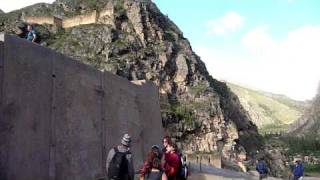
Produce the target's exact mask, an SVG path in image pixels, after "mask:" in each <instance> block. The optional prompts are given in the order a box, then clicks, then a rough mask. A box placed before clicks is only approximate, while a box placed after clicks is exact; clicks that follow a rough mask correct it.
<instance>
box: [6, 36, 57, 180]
mask: <svg viewBox="0 0 320 180" xmlns="http://www.w3.org/2000/svg"><path fill="white" fill-rule="evenodd" d="M3 44H4V51H3V52H2V54H1V56H2V57H3V67H4V68H3V82H2V86H1V89H2V95H3V97H2V100H1V102H2V106H1V119H0V124H1V126H0V127H1V145H0V152H1V153H0V156H1V158H0V159H1V160H4V161H1V164H2V165H1V166H2V167H3V168H5V170H4V171H2V172H1V176H2V177H3V178H1V179H35V180H41V179H48V167H49V150H50V149H49V148H50V121H51V93H52V81H51V71H52V56H53V54H54V52H53V51H51V50H49V49H44V48H43V47H41V46H39V45H36V44H31V43H29V42H27V41H25V40H21V39H18V38H15V37H11V36H5V37H4V42H3ZM35 52H37V54H36V56H35V54H34V53H35ZM35 57H36V58H35Z"/></svg>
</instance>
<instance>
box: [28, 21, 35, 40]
mask: <svg viewBox="0 0 320 180" xmlns="http://www.w3.org/2000/svg"><path fill="white" fill-rule="evenodd" d="M27 30H28V34H27V40H28V41H31V42H35V41H36V39H37V34H36V31H35V30H34V29H33V27H32V26H31V25H28V26H27Z"/></svg>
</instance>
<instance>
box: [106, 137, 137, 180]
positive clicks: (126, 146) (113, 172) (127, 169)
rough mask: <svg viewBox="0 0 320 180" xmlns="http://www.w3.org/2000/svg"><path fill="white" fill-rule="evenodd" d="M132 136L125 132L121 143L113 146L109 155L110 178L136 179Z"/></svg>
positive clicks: (107, 168) (108, 168)
mask: <svg viewBox="0 0 320 180" xmlns="http://www.w3.org/2000/svg"><path fill="white" fill-rule="evenodd" d="M130 146H131V137H130V136H129V135H128V134H124V136H123V137H122V139H121V144H120V145H118V146H117V147H114V148H112V149H111V150H110V151H109V153H108V157H107V163H106V170H107V175H108V178H109V180H134V168H133V160H132V153H131V151H130Z"/></svg>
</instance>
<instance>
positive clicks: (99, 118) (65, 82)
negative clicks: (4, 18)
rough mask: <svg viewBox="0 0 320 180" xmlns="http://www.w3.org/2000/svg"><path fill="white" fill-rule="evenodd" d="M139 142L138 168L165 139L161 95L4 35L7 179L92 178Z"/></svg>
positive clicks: (2, 155)
mask: <svg viewBox="0 0 320 180" xmlns="http://www.w3.org/2000/svg"><path fill="white" fill-rule="evenodd" d="M124 133H128V134H130V135H131V136H132V152H133V156H134V164H135V168H136V170H138V168H139V166H140V165H142V161H143V159H144V157H145V156H146V154H147V152H148V151H149V150H150V148H151V145H153V144H160V143H161V138H162V135H163V134H162V133H163V131H162V128H161V116H160V106H159V100H158V90H157V88H156V86H155V85H154V84H152V83H151V82H145V81H139V82H135V84H134V83H131V82H129V81H128V80H126V79H123V78H121V77H119V76H116V75H113V74H111V73H108V72H101V71H98V70H96V69H93V68H92V67H90V66H87V65H84V64H81V63H80V62H78V61H74V60H72V59H70V58H67V57H65V56H63V55H62V54H59V53H56V52H54V51H52V50H50V49H47V48H44V47H41V46H39V45H37V44H34V43H31V42H28V41H26V40H23V39H20V38H17V37H14V36H8V35H2V36H1V35H0V136H1V138H0V179H1V180H2V179H3V180H20V179H23V180H42V179H52V180H65V179H68V180H70V179H71V180H72V179H76V180H82V179H83V180H87V179H94V178H96V177H98V176H103V175H105V163H106V155H107V152H108V150H109V149H110V148H112V147H114V146H116V145H118V144H119V143H120V140H121V137H122V136H123V134H124Z"/></svg>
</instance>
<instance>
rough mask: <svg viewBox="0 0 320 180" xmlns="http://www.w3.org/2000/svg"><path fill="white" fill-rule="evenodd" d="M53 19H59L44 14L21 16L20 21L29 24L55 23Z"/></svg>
mask: <svg viewBox="0 0 320 180" xmlns="http://www.w3.org/2000/svg"><path fill="white" fill-rule="evenodd" d="M55 19H59V18H57V17H54V16H44V17H35V16H22V21H24V22H27V23H29V24H55ZM60 21H61V19H60Z"/></svg>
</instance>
